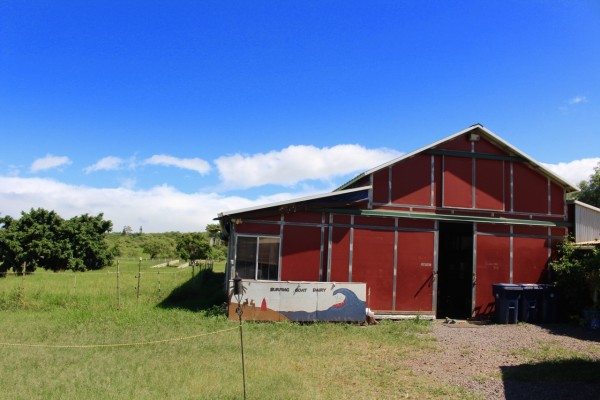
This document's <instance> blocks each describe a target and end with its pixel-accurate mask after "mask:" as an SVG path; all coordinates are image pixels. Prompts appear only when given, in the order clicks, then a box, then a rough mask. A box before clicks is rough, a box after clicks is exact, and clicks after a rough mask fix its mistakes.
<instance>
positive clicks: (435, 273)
mask: <svg viewBox="0 0 600 400" xmlns="http://www.w3.org/2000/svg"><path fill="white" fill-rule="evenodd" d="M434 224H435V225H434V229H435V231H434V232H433V285H432V286H433V288H432V290H433V295H432V296H431V297H432V304H431V309H432V310H433V314H434V315H437V296H438V254H439V247H440V246H439V242H440V222H439V221H435V223H434Z"/></svg>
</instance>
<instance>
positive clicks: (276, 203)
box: [217, 186, 371, 219]
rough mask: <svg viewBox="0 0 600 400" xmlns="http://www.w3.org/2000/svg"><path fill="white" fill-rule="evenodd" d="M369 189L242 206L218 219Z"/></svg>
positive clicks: (220, 214) (363, 189)
mask: <svg viewBox="0 0 600 400" xmlns="http://www.w3.org/2000/svg"><path fill="white" fill-rule="evenodd" d="M369 189H371V186H363V187H359V188H353V189H346V190H339V191H336V192H328V193H321V194H316V195H312V196H306V197H298V198H295V199H289V200H284V201H277V202H274V203H270V204H264V205H260V206H255V207H248V208H240V209H237V210H231V211H224V212H222V213H219V217H218V218H217V219H219V218H221V217H224V216H228V215H234V214H242V213H246V212H250V211H257V210H263V209H265V208H272V207H280V206H285V205H288V204H294V203H304V202H307V201H313V200H320V199H327V198H333V197H342V196H345V195H348V194H352V193H358V192H361V191H365V192H366V191H368V190H369ZM349 199H350V198H349ZM355 201H356V200H355Z"/></svg>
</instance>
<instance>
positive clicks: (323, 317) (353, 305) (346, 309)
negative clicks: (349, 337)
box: [279, 288, 367, 321]
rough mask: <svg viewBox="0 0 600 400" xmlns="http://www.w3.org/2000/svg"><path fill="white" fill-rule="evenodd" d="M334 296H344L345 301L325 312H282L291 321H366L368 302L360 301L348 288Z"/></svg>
mask: <svg viewBox="0 0 600 400" xmlns="http://www.w3.org/2000/svg"><path fill="white" fill-rule="evenodd" d="M333 294H334V295H337V294H342V295H343V296H344V300H342V301H341V302H339V303H337V304H334V305H332V306H331V307H329V308H327V309H325V310H318V309H317V310H316V311H312V312H307V311H280V312H279V313H280V314H283V315H285V316H286V317H287V318H288V319H289V320H291V321H364V320H365V309H366V306H367V305H366V302H365V301H362V300H360V299H359V298H358V297H357V296H356V294H355V293H354V292H353V291H352V290H350V289H347V288H339V289H336V290H334V291H333Z"/></svg>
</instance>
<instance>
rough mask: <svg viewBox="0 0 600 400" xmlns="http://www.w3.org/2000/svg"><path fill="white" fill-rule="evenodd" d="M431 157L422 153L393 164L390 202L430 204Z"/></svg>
mask: <svg viewBox="0 0 600 400" xmlns="http://www.w3.org/2000/svg"><path fill="white" fill-rule="evenodd" d="M431 157H432V156H429V155H425V154H422V155H418V156H415V157H412V158H408V159H406V160H403V161H401V162H399V163H397V164H394V165H393V167H392V177H393V180H392V188H391V202H392V203H394V204H409V205H423V206H430V205H431V196H432V187H431Z"/></svg>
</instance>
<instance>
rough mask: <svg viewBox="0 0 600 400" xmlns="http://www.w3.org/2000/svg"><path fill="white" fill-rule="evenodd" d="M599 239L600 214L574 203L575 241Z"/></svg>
mask: <svg viewBox="0 0 600 400" xmlns="http://www.w3.org/2000/svg"><path fill="white" fill-rule="evenodd" d="M597 239H600V212H598V211H595V210H591V209H589V208H587V207H583V206H581V205H579V204H577V203H575V241H576V242H588V241H590V240H597Z"/></svg>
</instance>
